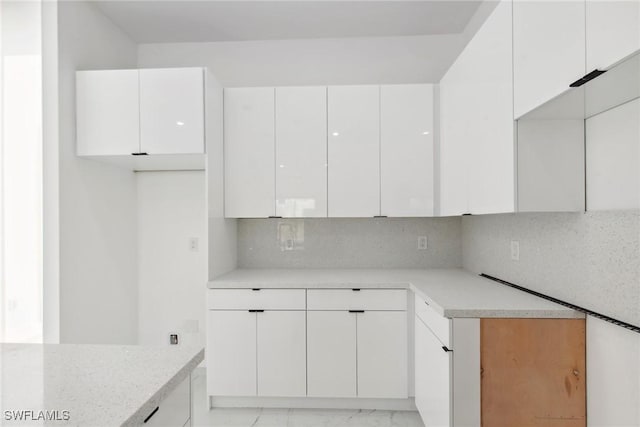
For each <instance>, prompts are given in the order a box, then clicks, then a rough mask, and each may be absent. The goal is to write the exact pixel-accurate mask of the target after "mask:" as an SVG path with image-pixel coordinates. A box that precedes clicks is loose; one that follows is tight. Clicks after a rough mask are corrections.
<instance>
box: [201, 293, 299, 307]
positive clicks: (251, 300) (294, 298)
mask: <svg viewBox="0 0 640 427" xmlns="http://www.w3.org/2000/svg"><path fill="white" fill-rule="evenodd" d="M305 292H306V291H305V290H304V289H260V290H255V291H254V290H251V289H209V290H208V292H207V308H208V309H209V310H304V309H305V308H306V301H305V300H306V298H305V297H306V295H305Z"/></svg>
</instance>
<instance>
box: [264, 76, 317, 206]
mask: <svg viewBox="0 0 640 427" xmlns="http://www.w3.org/2000/svg"><path fill="white" fill-rule="evenodd" d="M275 96H276V101H275V102H276V107H275V109H276V111H275V116H276V122H275V123H276V136H275V141H276V160H275V162H276V168H275V171H276V215H277V216H282V217H326V216H327V88H326V87H320V86H319V87H279V88H276V95H275ZM265 160H266V161H269V159H268V158H267V159H265Z"/></svg>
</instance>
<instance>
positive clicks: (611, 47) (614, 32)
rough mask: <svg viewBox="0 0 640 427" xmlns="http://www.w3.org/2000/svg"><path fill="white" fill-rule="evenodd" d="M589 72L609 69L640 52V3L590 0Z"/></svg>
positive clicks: (588, 26) (588, 11)
mask: <svg viewBox="0 0 640 427" xmlns="http://www.w3.org/2000/svg"><path fill="white" fill-rule="evenodd" d="M586 5H587V6H586V7H587V10H586V13H587V17H586V18H587V19H586V25H587V72H589V71H593V70H595V69H598V70H606V69H608V68H609V67H611V66H612V65H614V64H615V63H616V62H618V61H620V60H621V59H623V58H625V57H627V56H629V55H630V54H632V53H634V52H636V51H637V50H638V49H640V2H638V1H637V0H626V1H625V0H587V1H586Z"/></svg>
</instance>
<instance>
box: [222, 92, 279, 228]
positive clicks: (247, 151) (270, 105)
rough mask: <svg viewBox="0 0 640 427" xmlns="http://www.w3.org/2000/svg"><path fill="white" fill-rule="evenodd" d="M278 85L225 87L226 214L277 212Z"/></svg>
mask: <svg viewBox="0 0 640 427" xmlns="http://www.w3.org/2000/svg"><path fill="white" fill-rule="evenodd" d="M274 104H275V89H274V88H232V89H225V91H224V170H225V216H227V217H232V218H242V217H245V218H256V217H263V218H264V217H269V216H274V215H275V179H276V178H275V162H274V156H275V106H274Z"/></svg>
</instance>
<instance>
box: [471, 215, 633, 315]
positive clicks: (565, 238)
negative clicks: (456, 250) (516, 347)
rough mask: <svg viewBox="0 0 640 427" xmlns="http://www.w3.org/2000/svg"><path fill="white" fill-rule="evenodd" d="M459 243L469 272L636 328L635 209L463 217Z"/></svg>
mask: <svg viewBox="0 0 640 427" xmlns="http://www.w3.org/2000/svg"><path fill="white" fill-rule="evenodd" d="M462 240H463V265H464V268H465V269H467V270H469V271H471V272H474V273H487V274H490V275H493V276H497V277H499V278H501V279H503V280H507V281H511V282H514V283H516V284H518V285H521V286H525V287H527V288H530V289H533V290H536V291H539V292H542V293H545V294H548V295H551V296H554V297H556V298H560V299H563V300H566V301H568V302H571V303H574V304H577V305H580V306H583V307H585V308H589V309H592V310H595V311H599V312H601V313H603V314H606V315H609V316H612V317H615V318H618V319H620V320H623V321H627V322H630V323H633V324H636V325H638V324H640V211H638V210H629V211H609V212H587V213H540V214H503V215H483V216H470V217H464V218H463V220H462ZM511 241H519V246H520V251H519V252H520V253H519V260H518V261H514V260H512V259H511V248H510V246H511Z"/></svg>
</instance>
